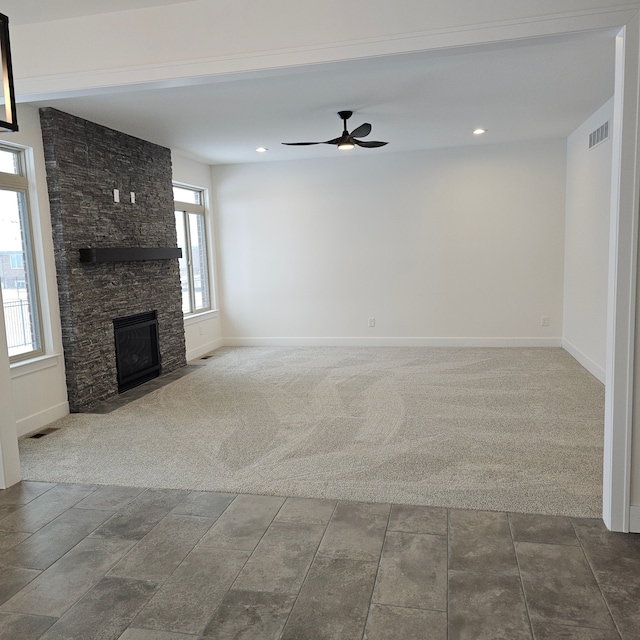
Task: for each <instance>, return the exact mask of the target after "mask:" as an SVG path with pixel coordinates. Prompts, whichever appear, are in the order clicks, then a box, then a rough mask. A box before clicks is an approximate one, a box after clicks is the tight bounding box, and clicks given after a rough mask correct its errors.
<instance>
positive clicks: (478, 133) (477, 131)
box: [473, 128, 487, 136]
mask: <svg viewBox="0 0 640 640" xmlns="http://www.w3.org/2000/svg"><path fill="white" fill-rule="evenodd" d="M483 133H487V130H486V129H480V128H478V129H474V130H473V135H474V136H481V135H482V134H483Z"/></svg>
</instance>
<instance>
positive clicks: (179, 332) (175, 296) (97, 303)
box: [40, 108, 186, 412]
mask: <svg viewBox="0 0 640 640" xmlns="http://www.w3.org/2000/svg"><path fill="white" fill-rule="evenodd" d="M40 121H41V125H42V137H43V141H44V149H45V161H46V167H47V183H48V188H49V200H50V204H51V218H52V223H53V239H54V247H55V256H56V269H57V279H58V290H59V296H60V313H61V319H62V335H63V344H64V356H65V366H66V374H67V388H68V393H69V405H70V408H71V411H75V412H78V411H85V410H87V409H90V408H91V407H93V406H95V405H96V404H98V403H99V402H101V401H103V400H106V399H108V398H110V397H113V396H116V395H117V393H118V383H117V371H116V360H115V344H114V334H113V319H114V318H117V317H122V316H128V315H131V314H135V313H142V312H146V311H153V310H157V312H158V325H159V340H160V357H161V365H162V372H163V373H168V372H169V371H172V370H174V369H177V368H178V367H181V366H183V365H185V364H186V361H185V341H184V323H183V316H182V309H181V299H182V298H181V295H182V294H181V287H180V275H179V270H178V261H177V260H152V261H148V262H146V261H139V262H119V263H104V264H83V263H81V262H80V259H79V252H78V250H79V249H81V248H85V247H98V248H105V247H106V248H112V247H176V246H177V245H176V228H175V218H174V212H173V210H174V206H173V192H172V183H171V153H170V151H169V149H165V148H164V147H160V146H158V145H155V144H152V143H150V142H146V141H144V140H140V139H138V138H134V137H132V136H128V135H126V134H123V133H120V132H118V131H114V130H112V129H108V128H106V127H103V126H100V125H98V124H95V123H92V122H88V121H87V120H83V119H81V118H77V117H75V116H71V115H69V114H66V113H63V112H61V111H57V110H56V109H50V108H47V109H41V110H40ZM114 189H119V190H120V194H121V202H120V203H116V202H114V198H113V190H114ZM131 191H133V192H135V194H136V197H135V200H136V202H135V203H134V204H132V203H131V199H130V195H129V194H130V192H131Z"/></svg>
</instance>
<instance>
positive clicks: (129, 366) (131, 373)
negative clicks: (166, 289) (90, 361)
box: [113, 311, 160, 393]
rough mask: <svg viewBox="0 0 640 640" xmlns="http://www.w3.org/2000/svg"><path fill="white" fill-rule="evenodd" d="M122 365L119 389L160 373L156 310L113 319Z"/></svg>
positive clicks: (119, 367) (118, 355)
mask: <svg viewBox="0 0 640 640" xmlns="http://www.w3.org/2000/svg"><path fill="white" fill-rule="evenodd" d="M113 330H114V334H115V344H116V366H117V368H118V393H122V392H123V391H127V390H128V389H133V387H137V386H138V385H140V384H142V383H143V382H147V380H151V379H152V378H157V377H158V376H159V375H160V347H159V343H158V317H157V312H156V311H149V312H147V313H138V314H136V315H133V316H127V317H125V318H116V319H115V320H114V321H113Z"/></svg>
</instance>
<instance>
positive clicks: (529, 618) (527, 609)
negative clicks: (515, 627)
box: [506, 512, 536, 640]
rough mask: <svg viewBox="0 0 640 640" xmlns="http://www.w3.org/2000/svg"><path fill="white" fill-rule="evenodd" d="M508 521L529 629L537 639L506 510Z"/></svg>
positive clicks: (511, 527) (508, 514) (533, 638)
mask: <svg viewBox="0 0 640 640" xmlns="http://www.w3.org/2000/svg"><path fill="white" fill-rule="evenodd" d="M506 516H507V523H508V525H509V535H510V536H511V544H512V545H513V555H514V556H515V558H516V566H517V567H518V580H519V581H520V590H521V592H522V599H523V600H524V606H525V609H526V611H527V620H528V622H529V629H530V631H531V638H532V640H535V637H536V634H535V632H534V630H533V621H532V620H531V611H530V610H529V601H528V600H527V593H526V591H525V588H524V580H523V579H522V571H521V570H520V559H519V558H518V552H517V550H516V541H515V538H514V537H513V526H512V524H511V514H510V513H509V512H506Z"/></svg>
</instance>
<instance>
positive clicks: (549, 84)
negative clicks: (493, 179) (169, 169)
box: [5, 0, 614, 164]
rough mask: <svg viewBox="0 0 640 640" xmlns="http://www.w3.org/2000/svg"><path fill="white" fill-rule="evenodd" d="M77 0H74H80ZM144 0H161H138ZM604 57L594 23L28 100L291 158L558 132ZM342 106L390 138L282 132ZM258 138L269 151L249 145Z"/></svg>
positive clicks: (164, 138)
mask: <svg viewBox="0 0 640 640" xmlns="http://www.w3.org/2000/svg"><path fill="white" fill-rule="evenodd" d="M24 1H25V0H19V2H20V3H22V2H24ZM171 1H175V0H171ZM123 2H124V0H123ZM167 2H169V0H167ZM69 3H70V4H74V3H71V0H69ZM5 4H6V3H5ZM31 4H34V5H35V4H38V5H42V6H43V5H45V1H44V0H40V2H36V1H35V0H34V1H33V2H32V3H31ZM75 4H77V5H78V7H81V6H82V4H81V3H80V0H78V1H77V2H76V3H75ZM119 4H122V3H119ZM151 4H162V1H161V0H137V1H136V3H135V5H136V6H141V5H151ZM16 6H18V4H16ZM129 6H133V5H132V4H131V3H129ZM613 68H614V37H613V34H612V33H610V32H593V33H590V34H583V35H581V36H580V37H573V38H563V39H557V38H556V39H546V40H536V41H527V42H525V43H514V44H511V45H501V46H499V47H486V46H485V47H482V48H467V49H463V50H459V49H458V50H453V51H451V50H450V51H441V52H436V53H421V54H411V55H398V56H388V57H380V58H371V59H366V60H360V61H348V62H341V63H334V64H325V65H316V66H308V67H303V68H300V67H299V68H292V69H286V70H281V71H277V72H274V71H270V72H265V73H255V74H245V75H242V74H240V75H234V76H224V77H216V78H210V79H208V80H204V81H203V80H202V79H201V80H200V81H199V82H200V83H199V84H194V85H191V86H180V87H172V88H147V89H144V88H140V87H138V88H134V89H124V88H123V89H122V90H120V91H117V92H111V93H100V94H98V95H93V96H86V95H85V96H78V97H66V98H62V99H55V97H52V99H50V100H47V101H43V102H39V103H37V104H38V106H45V105H47V106H53V107H55V108H58V109H60V110H62V111H67V112H69V113H72V114H75V115H78V116H80V117H84V118H87V119H89V120H92V121H94V122H98V123H100V124H104V125H106V126H109V127H112V128H114V129H118V130H120V131H124V132H126V133H129V134H131V135H135V136H138V137H141V138H144V139H147V140H150V141H152V142H156V143H158V144H161V145H164V146H167V147H170V148H172V149H181V150H183V151H186V152H188V153H189V154H192V155H193V156H194V157H197V158H199V159H202V160H204V161H206V162H209V163H211V164H229V163H243V162H265V161H270V160H298V159H304V158H319V157H331V156H335V155H336V154H339V153H340V154H343V153H351V154H354V155H369V154H376V153H378V154H379V153H391V152H397V151H406V150H416V149H431V148H441V147H450V146H464V145H472V144H492V143H502V142H511V141H521V140H532V139H547V138H557V137H565V136H567V135H568V134H569V133H571V132H572V131H573V130H574V129H575V128H576V127H577V126H578V125H579V124H580V123H582V122H583V121H584V120H585V119H586V118H587V117H588V116H589V115H591V114H592V113H593V112H594V111H595V110H596V109H597V108H598V107H600V106H601V105H602V104H603V103H604V102H606V101H607V100H608V99H609V98H610V97H611V96H612V95H613ZM342 109H350V110H353V111H354V112H355V113H354V116H353V118H352V120H351V122H350V127H349V128H350V129H353V128H355V127H356V126H357V125H359V124H361V123H363V122H370V123H371V124H372V125H373V131H372V133H371V135H370V136H369V139H372V140H384V141H388V142H389V145H387V146H386V147H383V148H381V149H355V150H353V151H350V152H342V151H338V150H337V149H336V148H335V147H334V146H329V145H318V146H310V147H285V146H283V145H282V144H281V143H282V142H297V141H320V140H328V139H331V138H334V137H336V136H338V135H339V134H340V133H341V122H340V120H339V119H338V117H337V116H336V112H337V111H339V110H342ZM18 113H19V109H18ZM479 126H480V127H484V128H486V129H487V130H488V133H487V134H485V135H484V136H482V137H481V138H478V137H476V136H473V135H472V134H471V131H472V130H473V129H474V128H475V127H479ZM258 146H264V147H267V148H268V149H269V152H268V153H266V154H257V153H256V152H255V148H256V147H258Z"/></svg>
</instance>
